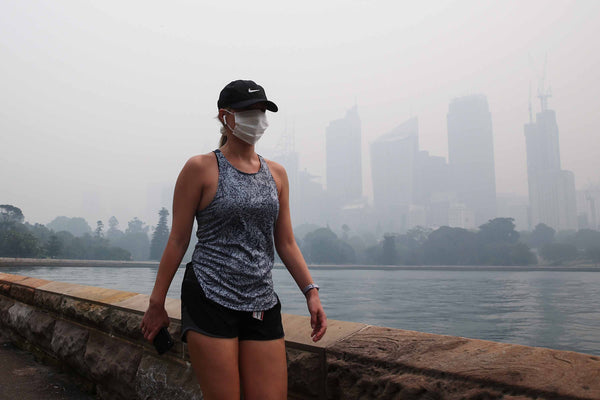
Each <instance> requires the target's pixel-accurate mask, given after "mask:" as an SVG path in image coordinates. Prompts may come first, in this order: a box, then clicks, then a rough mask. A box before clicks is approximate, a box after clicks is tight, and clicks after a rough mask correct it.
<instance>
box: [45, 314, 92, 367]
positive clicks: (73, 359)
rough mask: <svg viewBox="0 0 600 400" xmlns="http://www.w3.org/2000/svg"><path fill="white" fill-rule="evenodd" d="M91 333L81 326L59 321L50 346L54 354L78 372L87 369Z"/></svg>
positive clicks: (55, 326)
mask: <svg viewBox="0 0 600 400" xmlns="http://www.w3.org/2000/svg"><path fill="white" fill-rule="evenodd" d="M88 337H89V331H88V330H87V329H85V328H83V327H81V326H79V325H75V324H72V323H70V322H67V321H63V320H58V321H56V324H55V325H54V334H53V336H52V342H51V344H50V346H51V349H52V353H53V354H54V355H55V356H56V357H57V358H59V359H60V360H62V361H64V362H65V363H67V364H68V365H69V366H71V367H73V368H74V369H76V370H79V371H82V370H83V369H84V368H85V363H84V355H85V349H86V345H87V340H88Z"/></svg>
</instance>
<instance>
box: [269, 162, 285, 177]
mask: <svg viewBox="0 0 600 400" xmlns="http://www.w3.org/2000/svg"><path fill="white" fill-rule="evenodd" d="M265 161H266V162H267V165H268V166H269V170H271V174H273V175H277V176H278V177H284V176H286V175H287V173H286V172H285V168H284V167H283V165H281V164H279V163H277V162H275V161H271V160H267V159H266V158H265Z"/></svg>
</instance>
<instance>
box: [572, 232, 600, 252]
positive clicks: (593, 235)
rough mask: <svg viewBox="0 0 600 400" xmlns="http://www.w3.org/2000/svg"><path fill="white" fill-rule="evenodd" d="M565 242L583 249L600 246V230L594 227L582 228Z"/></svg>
mask: <svg viewBox="0 0 600 400" xmlns="http://www.w3.org/2000/svg"><path fill="white" fill-rule="evenodd" d="M565 242H566V243H571V244H573V245H575V246H576V247H577V248H578V249H581V250H585V249H587V248H590V247H595V246H600V232H598V231H595V230H592V229H580V230H579V231H577V232H576V233H575V234H573V235H572V236H571V237H570V238H568V239H567V240H565Z"/></svg>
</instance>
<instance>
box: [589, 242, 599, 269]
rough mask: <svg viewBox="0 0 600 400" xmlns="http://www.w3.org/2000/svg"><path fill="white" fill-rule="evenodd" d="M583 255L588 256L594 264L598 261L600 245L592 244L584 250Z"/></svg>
mask: <svg viewBox="0 0 600 400" xmlns="http://www.w3.org/2000/svg"><path fill="white" fill-rule="evenodd" d="M585 255H586V257H588V258H589V259H590V260H591V261H592V262H593V263H594V264H596V266H598V264H599V263H600V245H598V246H592V247H589V248H587V249H586V250H585Z"/></svg>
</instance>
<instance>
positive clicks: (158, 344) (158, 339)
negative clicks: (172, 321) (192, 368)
mask: <svg viewBox="0 0 600 400" xmlns="http://www.w3.org/2000/svg"><path fill="white" fill-rule="evenodd" d="M153 343H154V347H155V348H156V351H157V352H158V354H164V353H165V352H167V350H169V349H170V348H171V347H173V345H174V344H175V341H174V340H173V338H172V337H171V334H170V333H169V331H168V330H167V327H166V326H163V327H162V328H160V331H158V333H157V334H156V336H155V337H154V341H153Z"/></svg>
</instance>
